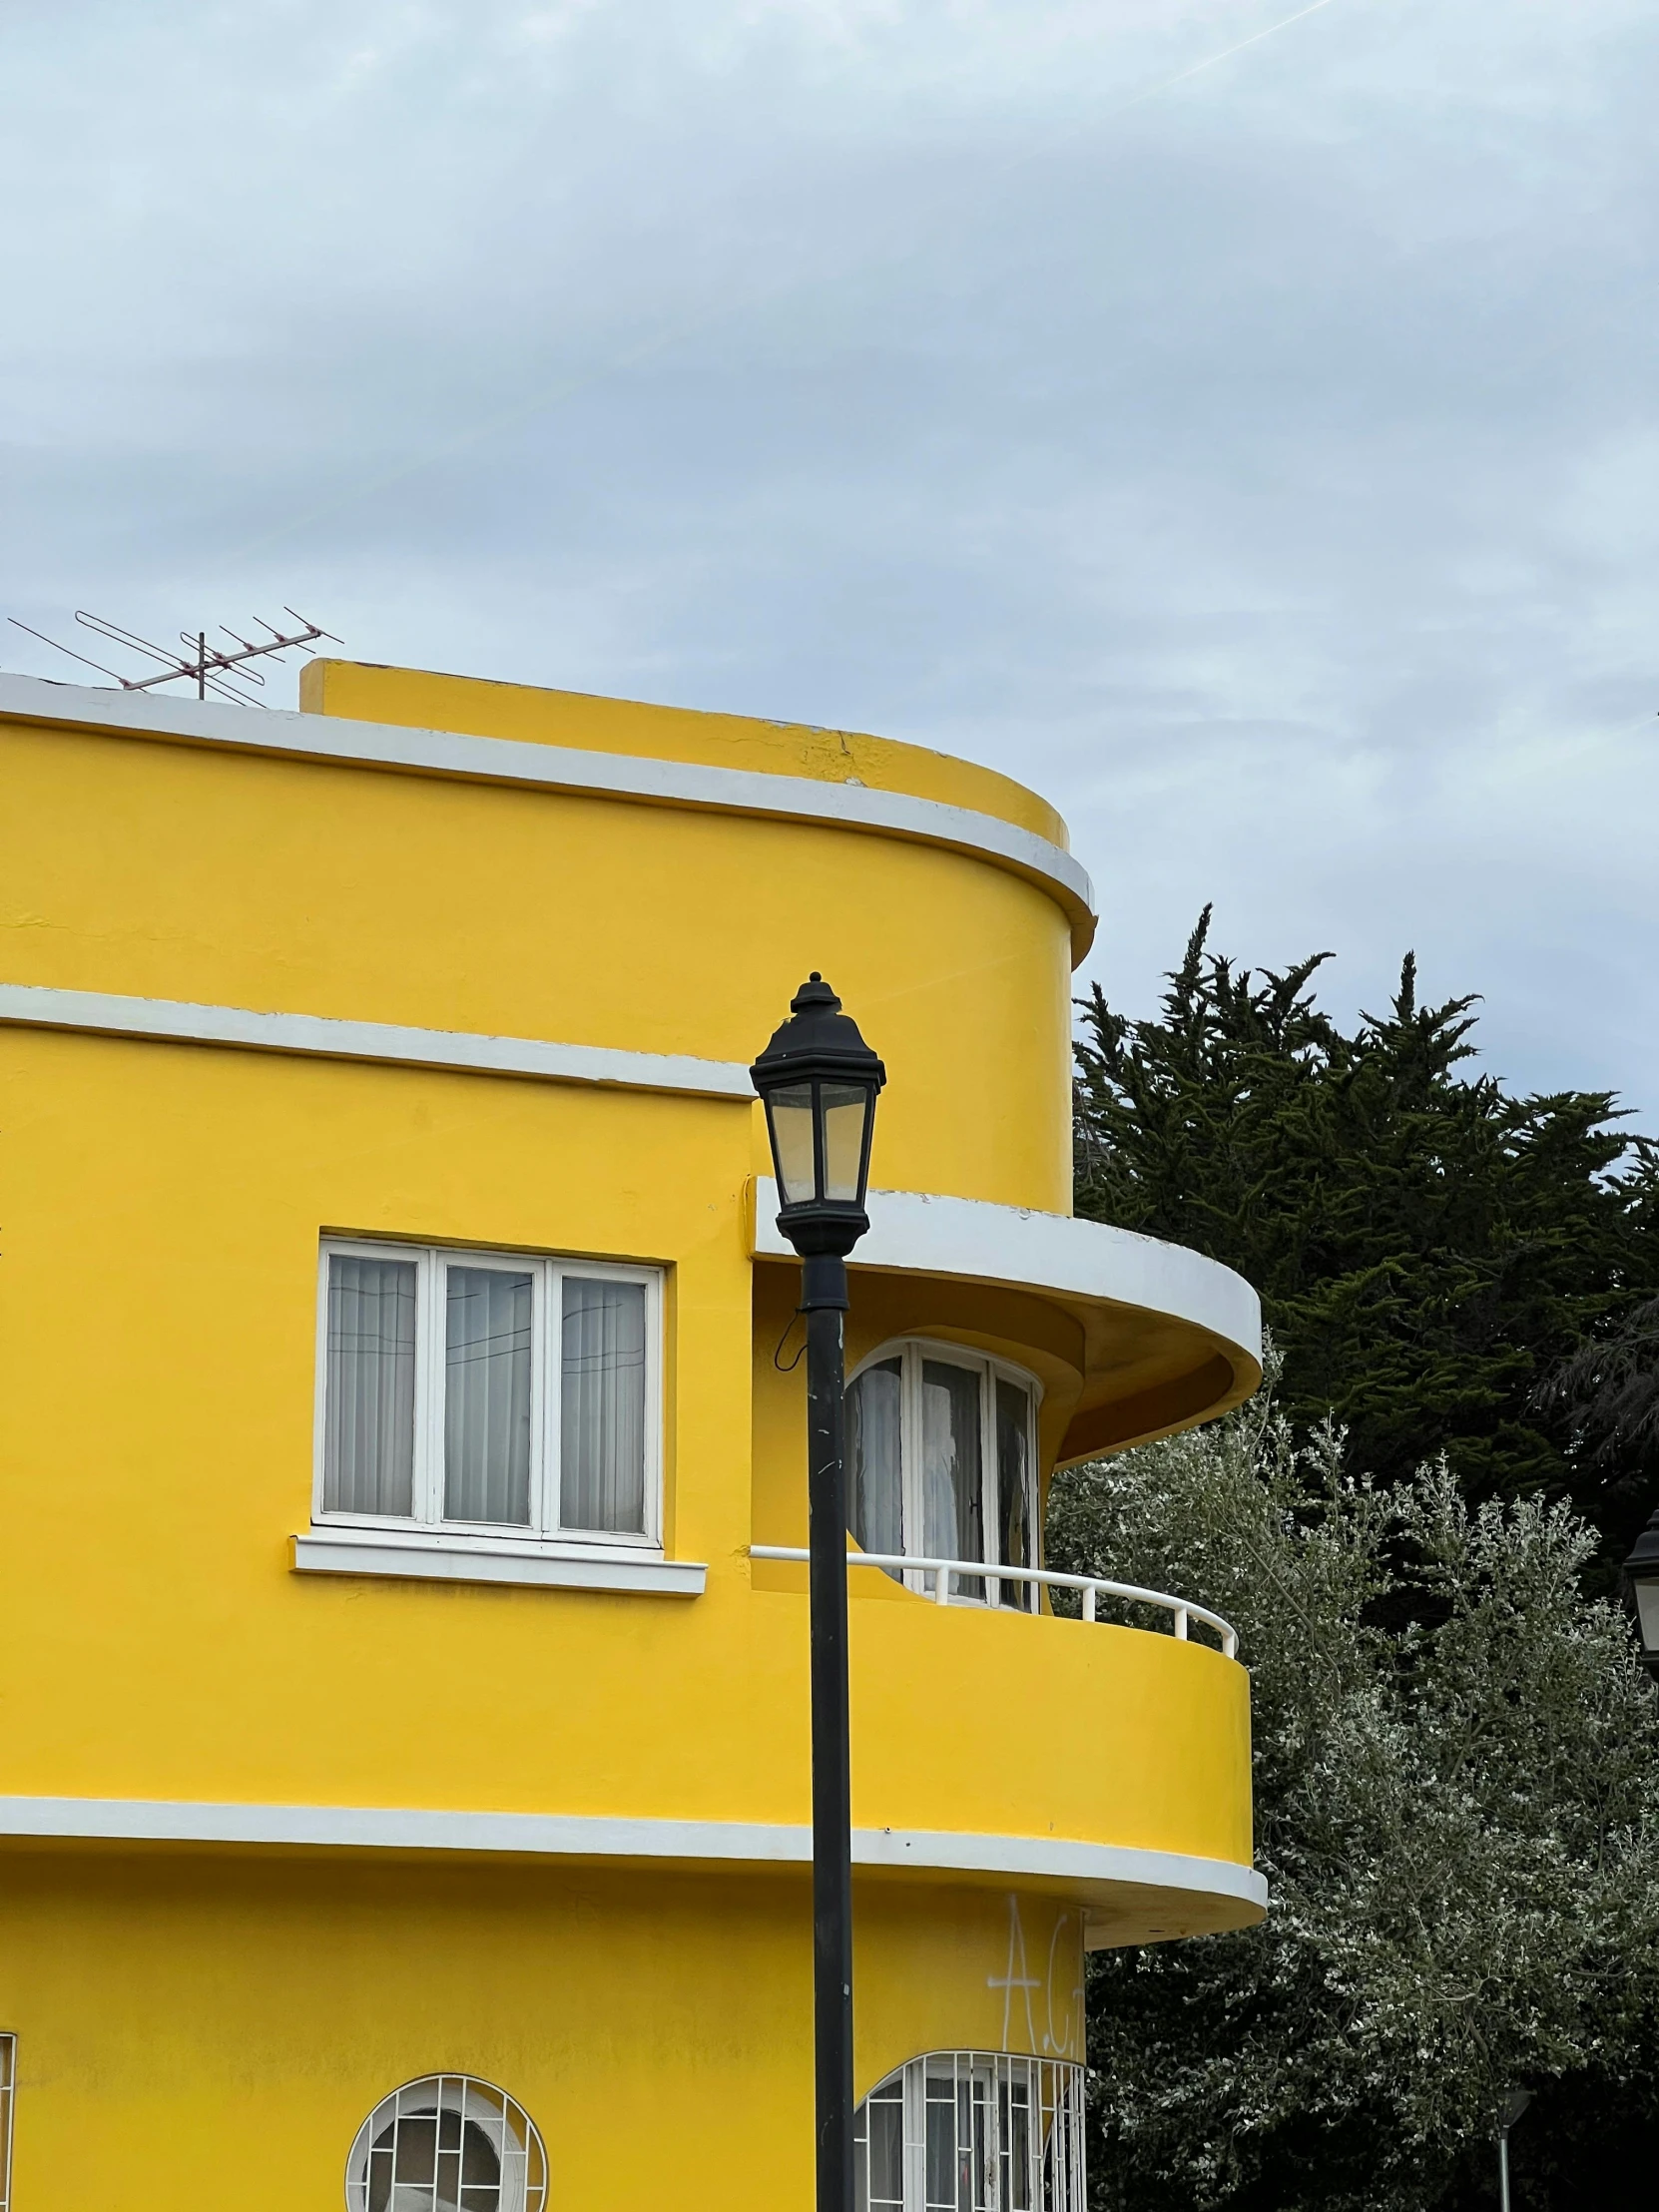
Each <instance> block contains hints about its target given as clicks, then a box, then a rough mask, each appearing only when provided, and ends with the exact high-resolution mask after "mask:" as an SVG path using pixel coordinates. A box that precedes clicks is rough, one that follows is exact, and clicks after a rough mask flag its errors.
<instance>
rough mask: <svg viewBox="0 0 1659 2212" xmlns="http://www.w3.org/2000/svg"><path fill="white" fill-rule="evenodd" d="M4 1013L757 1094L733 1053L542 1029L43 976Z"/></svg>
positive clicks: (421, 1062)
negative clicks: (470, 1026)
mask: <svg viewBox="0 0 1659 2212" xmlns="http://www.w3.org/2000/svg"><path fill="white" fill-rule="evenodd" d="M0 1022H20V1023H25V1024H27V1025H28V1026H30V1027H32V1028H37V1029H82V1030H89V1031H92V1032H94V1033H99V1034H103V1035H108V1036H117V1037H165V1038H170V1039H173V1040H175V1041H176V1042H179V1043H183V1044H224V1045H241V1046H245V1047H249V1048H251V1049H253V1050H255V1051H259V1052H300V1053H309V1054H311V1055H313V1056H316V1057H319V1058H322V1059H329V1060H389V1061H394V1062H400V1063H402V1064H403V1065H405V1066H408V1067H427V1068H454V1069H459V1070H462V1071H464V1072H467V1073H474V1074H479V1075H527V1076H532V1077H537V1078H539V1079H540V1080H542V1081H543V1082H549V1083H604V1084H609V1085H611V1086H612V1087H613V1088H615V1089H619V1090H633V1091H680V1092H689V1093H691V1094H692V1095H693V1096H694V1097H699V1098H736V1099H743V1100H745V1101H753V1099H754V1096H755V1091H754V1087H753V1085H752V1084H751V1083H750V1080H749V1070H748V1069H747V1068H746V1067H742V1066H740V1065H739V1063H738V1062H737V1061H735V1060H696V1059H693V1058H691V1056H690V1055H689V1054H686V1053H672V1052H624V1051H621V1050H618V1049H615V1048H613V1047H611V1046H608V1045H594V1044H551V1043H548V1042H546V1041H545V1040H544V1039H542V1038H540V1037H488V1036H479V1035H474V1034H472V1033H471V1032H469V1031H467V1030H464V1029H406V1028H403V1027H402V1026H401V1025H400V1024H398V1023H396V1022H389V1021H339V1020H336V1019H335V1018H334V1017H333V1016H332V1015H328V1014H266V1013H256V1012H255V1011H253V1009H252V1008H250V1007H247V1006H199V1005H195V1004H193V1003H192V1002H191V1001H189V1000H187V999H178V998H124V997H121V996H119V995H118V994H117V993H115V992H113V991H69V990H57V989H54V988H51V987H49V986H47V985H45V984H40V983H0Z"/></svg>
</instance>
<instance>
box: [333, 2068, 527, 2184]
mask: <svg viewBox="0 0 1659 2212" xmlns="http://www.w3.org/2000/svg"><path fill="white" fill-rule="evenodd" d="M345 2201H346V2204H347V2206H348V2207H349V2212H545V2208H546V2205H547V2152H546V2150H545V2148H544V2147H543V2144H542V2139H541V2137H540V2136H539V2135H538V2134H537V2132H536V2127H535V2122H534V2121H533V2120H532V2119H531V2117H530V2115H529V2113H528V2112H526V2111H525V2109H524V2107H523V2105H521V2104H518V2103H515V2102H514V2100H513V2099H512V2098H511V2097H510V2096H508V2095H507V2093H506V2091H505V2090H504V2089H496V2088H492V2087H491V2085H490V2084H489V2082H487V2081H475V2080H474V2079H473V2078H472V2076H471V2075H470V2074H452V2073H445V2074H423V2075H422V2076H421V2078H420V2079H419V2080H418V2081H406V2082H405V2083H404V2084H403V2086H402V2088H401V2089H394V2090H393V2091H392V2093H391V2095H390V2096H388V2097H382V2098H381V2100H380V2102H379V2103H378V2104H377V2105H376V2106H375V2107H374V2110H373V2111H372V2112H371V2113H370V2114H369V2116H368V2118H367V2119H366V2120H364V2122H363V2124H362V2126H361V2127H360V2128H358V2130H357V2139H356V2141H355V2142H354V2143H353V2144H352V2145H351V2156H350V2157H349V2158H348V2159H347V2161H346V2166H345Z"/></svg>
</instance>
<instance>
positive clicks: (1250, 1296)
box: [755, 1176, 1262, 1363]
mask: <svg viewBox="0 0 1659 2212" xmlns="http://www.w3.org/2000/svg"><path fill="white" fill-rule="evenodd" d="M867 1211H868V1213H869V1234H868V1235H867V1236H866V1237H863V1238H861V1239H860V1240H859V1242H858V1244H857V1246H856V1247H855V1248H854V1250H853V1252H852V1255H851V1258H850V1261H849V1262H848V1265H849V1266H852V1267H860V1268H881V1269H885V1270H888V1271H891V1272H897V1273H908V1274H915V1275H944V1276H952V1275H958V1276H967V1277H971V1278H972V1280H973V1281H975V1282H980V1283H1007V1284H1012V1285H1014V1286H1016V1287H1017V1288H1019V1289H1021V1290H1032V1291H1043V1292H1046V1293H1048V1295H1049V1296H1051V1297H1052V1296H1055V1295H1058V1296H1060V1297H1069V1298H1085V1299H1091V1300H1097V1301H1099V1302H1100V1303H1101V1304H1103V1305H1112V1306H1127V1307H1132V1308H1134V1309H1135V1310H1136V1311H1138V1312H1141V1313H1154V1314H1168V1315H1170V1316H1171V1317H1172V1318H1174V1319H1176V1320H1179V1321H1184V1322H1190V1323H1192V1324H1194V1325H1195V1326H1196V1327H1198V1328H1200V1329H1204V1330H1208V1331H1209V1332H1210V1334H1211V1335H1212V1336H1215V1337H1219V1338H1220V1339H1221V1340H1222V1342H1223V1343H1224V1344H1229V1345H1233V1346H1236V1347H1237V1348H1238V1349H1239V1350H1240V1351H1242V1352H1246V1353H1248V1354H1249V1356H1250V1358H1251V1359H1252V1360H1254V1361H1257V1362H1258V1363H1259V1362H1260V1360H1261V1357H1262V1302H1261V1300H1260V1299H1259V1298H1258V1297H1257V1295H1256V1293H1255V1292H1254V1291H1253V1290H1252V1289H1251V1287H1250V1285H1249V1284H1248V1283H1247V1282H1246V1281H1245V1279H1244V1277H1243V1276H1242V1275H1235V1274H1234V1273H1233V1270H1232V1269H1231V1268H1224V1267H1223V1266H1222V1265H1221V1263H1220V1262H1219V1261H1217V1260H1206V1259H1204V1258H1203V1257H1202V1255H1200V1254H1199V1253H1196V1252H1189V1251H1188V1250H1187V1249H1186V1247H1185V1246H1184V1245H1173V1244H1165V1243H1163V1242H1162V1241H1161V1240H1160V1239H1159V1238H1157V1237H1142V1236H1138V1235H1137V1234H1136V1233H1135V1232H1134V1231H1133V1230H1130V1229H1114V1228H1111V1227H1110V1226H1109V1225H1108V1224H1107V1223H1105V1222H1098V1221H1079V1220H1077V1219H1076V1218H1075V1217H1074V1216H1073V1215H1071V1214H1039V1213H1035V1212H1030V1211H1027V1210H1026V1209H1025V1208H1023V1207H1019V1206H991V1205H988V1204H986V1203H985V1201H984V1200H982V1199H976V1198H942V1197H935V1196H932V1195H930V1194H929V1193H927V1192H924V1191H871V1192H870V1194H869V1198H868V1201H867ZM755 1252H756V1256H757V1257H758V1258H761V1259H768V1260H788V1259H793V1258H794V1257H795V1253H794V1248H793V1246H791V1245H790V1244H789V1243H788V1242H787V1241H786V1239H785V1238H784V1237H783V1236H782V1235H781V1234H780V1233H779V1228H778V1186H777V1184H776V1183H774V1182H773V1181H771V1179H770V1178H768V1177H765V1176H763V1177H760V1178H759V1179H758V1181H757V1185H756V1199H755Z"/></svg>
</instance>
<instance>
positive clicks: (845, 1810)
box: [749, 970, 887, 2212]
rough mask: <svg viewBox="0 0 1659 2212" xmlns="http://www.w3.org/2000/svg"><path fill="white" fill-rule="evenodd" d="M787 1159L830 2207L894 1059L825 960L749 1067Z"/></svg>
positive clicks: (848, 2043)
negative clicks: (855, 1643)
mask: <svg viewBox="0 0 1659 2212" xmlns="http://www.w3.org/2000/svg"><path fill="white" fill-rule="evenodd" d="M749 1072H750V1075H751V1077H752V1079H753V1081H754V1084H755V1088H756V1089H757V1090H758V1091H759V1092H760V1094H761V1098H762V1101H763V1103H764V1104H765V1106H766V1110H767V1134H768V1136H769V1137H770V1138H771V1139H772V1158H773V1164H774V1166H775V1167H776V1168H777V1171H778V1195H779V1198H780V1200H781V1201H782V1203H781V1204H780V1206H779V1209H778V1226H779V1228H780V1229H781V1230H782V1231H783V1232H784V1235H785V1236H786V1237H787V1238H788V1239H789V1241H790V1243H791V1244H793V1245H794V1247H795V1249H796V1251H797V1252H799V1253H800V1255H801V1258H802V1263H803V1265H802V1287H801V1308H800V1310H801V1312H802V1313H804V1314H805V1315H806V1317H807V1498H808V1515H809V1521H810V1531H809V1536H808V1542H809V1545H810V1547H811V1565H810V1566H809V1568H808V1570H807V1572H808V1582H809V1586H810V1589H811V1593H812V1597H811V1605H812V1658H813V2025H814V2050H815V2076H816V2101H817V2119H818V2167H817V2171H818V2212H852V1778H851V1761H850V1755H849V1749H848V1728H847V1694H846V1522H847V1513H846V1411H845V1391H846V1367H845V1347H844V1344H843V1342H842V1335H841V1316H842V1315H843V1314H844V1313H845V1312H846V1255H847V1254H848V1253H849V1252H850V1251H851V1250H852V1247H853V1246H854V1245H855V1244H856V1243H857V1241H858V1239H859V1238H860V1237H861V1236H862V1235H863V1233H864V1231H865V1230H866V1229H867V1228H868V1227H869V1216H868V1215H867V1214H866V1213H865V1212H864V1191H865V1188H866V1186H867V1184H868V1182H869V1140H870V1134H871V1131H872V1130H873V1128H874V1123H875V1094H876V1092H877V1091H879V1090H880V1088H881V1086H882V1084H883V1083H884V1082H885V1081H886V1079H887V1078H886V1071H885V1069H884V1068H883V1067H882V1065H881V1063H880V1061H879V1060H878V1059H877V1058H876V1056H875V1054H874V1053H873V1052H871V1050H870V1049H869V1046H868V1045H867V1044H865V1042H864V1040H863V1038H862V1037H861V1036H859V1034H858V1025H857V1023H856V1022H855V1021H853V1020H851V1019H850V1018H849V1017H848V1016H847V1015H845V1014H843V1013H842V1012H841V1002H840V1000H839V999H838V998H837V997H836V996H835V994H834V992H833V991H832V990H831V989H830V986H829V984H828V983H827V982H826V981H825V980H824V978H823V976H822V975H820V974H818V972H817V971H816V970H815V971H814V973H813V975H812V976H811V977H810V979H809V980H808V981H807V982H805V983H803V984H802V986H801V988H800V990H798V991H797V992H796V994H795V996H794V998H793V999H791V1001H790V1018H789V1020H788V1021H787V1022H785V1024H784V1026H783V1027H782V1028H781V1029H780V1030H779V1031H778V1032H777V1034H776V1035H775V1036H774V1037H773V1040H772V1042H771V1043H770V1044H769V1045H768V1046H767V1048H766V1050H765V1051H764V1052H763V1053H762V1054H761V1057H760V1058H759V1059H758V1060H757V1061H756V1062H755V1065H754V1066H753V1067H752V1068H751V1069H750V1071H749Z"/></svg>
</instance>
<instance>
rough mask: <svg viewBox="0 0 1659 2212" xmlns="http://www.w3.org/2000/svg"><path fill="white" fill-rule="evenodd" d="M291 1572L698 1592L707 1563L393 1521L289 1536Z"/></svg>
mask: <svg viewBox="0 0 1659 2212" xmlns="http://www.w3.org/2000/svg"><path fill="white" fill-rule="evenodd" d="M292 1565H293V1571H294V1573H295V1574H356V1575H387V1576H391V1577H393V1578H395V1579H397V1580H399V1581H404V1582H497V1583H507V1584H510V1585H514V1586H516V1587H518V1588H521V1589H538V1590H627V1591H635V1592H638V1593H641V1594H643V1595H645V1596H651V1597H701V1596H702V1595H703V1586H704V1583H705V1582H706V1581H707V1579H708V1572H709V1570H708V1568H707V1567H706V1566H704V1565H703V1564H702V1563H701V1561H698V1560H691V1559H664V1558H662V1557H660V1556H659V1555H658V1554H656V1553H653V1552H633V1551H626V1550H623V1549H621V1548H620V1547H619V1548H616V1549H606V1548H602V1547H600V1546H598V1545H592V1546H587V1545H584V1546H582V1547H581V1548H580V1549H578V1548H577V1547H576V1546H574V1545H567V1546H565V1547H563V1548H562V1549H557V1550H556V1549H554V1547H553V1546H552V1545H550V1544H532V1543H522V1542H519V1541H516V1540H515V1539H513V1538H512V1537H490V1536H440V1535H427V1534H425V1533H422V1532H417V1531H414V1530H407V1531H405V1530H403V1529H395V1528H387V1529H378V1528H376V1529H365V1528H312V1529H310V1530H308V1531H307V1532H306V1534H304V1535H303V1536H295V1537H294V1538H293V1559H292Z"/></svg>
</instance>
